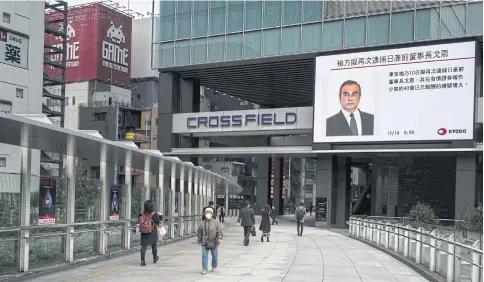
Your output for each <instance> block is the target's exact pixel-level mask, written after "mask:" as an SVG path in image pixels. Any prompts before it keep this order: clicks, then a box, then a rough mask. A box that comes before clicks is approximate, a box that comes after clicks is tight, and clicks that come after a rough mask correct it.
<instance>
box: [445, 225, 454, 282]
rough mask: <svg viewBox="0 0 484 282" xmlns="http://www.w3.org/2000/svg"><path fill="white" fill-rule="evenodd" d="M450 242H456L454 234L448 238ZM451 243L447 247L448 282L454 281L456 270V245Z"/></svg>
mask: <svg viewBox="0 0 484 282" xmlns="http://www.w3.org/2000/svg"><path fill="white" fill-rule="evenodd" d="M448 240H449V241H451V242H454V241H455V236H454V234H452V235H450V236H449V238H448ZM451 242H449V243H448V247H447V252H448V255H447V281H448V282H453V281H454V268H455V257H454V254H455V245H454V244H452V243H451Z"/></svg>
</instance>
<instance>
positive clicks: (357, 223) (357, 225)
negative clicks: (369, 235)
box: [355, 218, 360, 238]
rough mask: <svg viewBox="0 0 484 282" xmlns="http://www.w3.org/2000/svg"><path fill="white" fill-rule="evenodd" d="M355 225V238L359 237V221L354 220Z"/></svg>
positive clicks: (357, 219)
mask: <svg viewBox="0 0 484 282" xmlns="http://www.w3.org/2000/svg"><path fill="white" fill-rule="evenodd" d="M355 225H356V237H358V238H359V237H360V219H359V218H356V219H355Z"/></svg>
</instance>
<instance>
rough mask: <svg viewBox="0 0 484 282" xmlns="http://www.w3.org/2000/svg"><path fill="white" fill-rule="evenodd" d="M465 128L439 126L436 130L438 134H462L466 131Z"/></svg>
mask: <svg viewBox="0 0 484 282" xmlns="http://www.w3.org/2000/svg"><path fill="white" fill-rule="evenodd" d="M466 132H467V130H466V129H446V128H439V129H438V130H437V134H438V135H441V136H443V135H447V134H463V133H466Z"/></svg>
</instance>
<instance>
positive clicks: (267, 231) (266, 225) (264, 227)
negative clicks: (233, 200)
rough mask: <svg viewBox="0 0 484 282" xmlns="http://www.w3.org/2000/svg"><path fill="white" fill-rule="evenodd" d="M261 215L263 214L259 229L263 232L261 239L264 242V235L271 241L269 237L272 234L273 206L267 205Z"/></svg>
mask: <svg viewBox="0 0 484 282" xmlns="http://www.w3.org/2000/svg"><path fill="white" fill-rule="evenodd" d="M260 215H261V216H262V220H261V222H260V225H259V230H260V231H261V232H262V235H261V237H260V241H261V242H264V237H265V238H266V241H267V242H270V241H269V237H270V236H271V217H270V215H271V206H269V205H266V206H265V207H264V208H263V209H262V210H261V211H260Z"/></svg>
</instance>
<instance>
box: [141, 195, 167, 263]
mask: <svg viewBox="0 0 484 282" xmlns="http://www.w3.org/2000/svg"><path fill="white" fill-rule="evenodd" d="M162 220H163V216H162V215H159V214H158V213H156V212H155V208H154V205H153V202H151V201H150V200H148V201H146V202H145V204H144V210H143V212H141V213H140V214H139V216H138V223H139V232H140V233H141V266H145V265H146V261H145V255H146V248H147V247H148V246H151V253H152V254H153V263H156V262H157V261H158V260H159V259H160V257H158V248H157V246H156V243H157V241H158V231H157V230H158V228H159V226H160V224H161V222H162Z"/></svg>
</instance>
